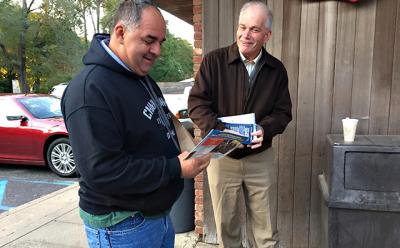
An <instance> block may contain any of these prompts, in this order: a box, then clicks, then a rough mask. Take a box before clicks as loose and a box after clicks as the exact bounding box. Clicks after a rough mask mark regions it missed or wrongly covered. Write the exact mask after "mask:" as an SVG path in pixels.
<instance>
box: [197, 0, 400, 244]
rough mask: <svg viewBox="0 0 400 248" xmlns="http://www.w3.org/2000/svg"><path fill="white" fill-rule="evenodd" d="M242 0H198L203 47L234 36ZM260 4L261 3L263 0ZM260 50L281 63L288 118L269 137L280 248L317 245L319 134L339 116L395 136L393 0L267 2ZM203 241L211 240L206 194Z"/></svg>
mask: <svg viewBox="0 0 400 248" xmlns="http://www.w3.org/2000/svg"><path fill="white" fill-rule="evenodd" d="M244 2H246V1H245V0H203V51H204V53H207V52H208V51H210V50H212V49H215V48H217V47H221V46H226V45H229V44H230V43H232V42H233V41H234V40H235V32H236V26H237V18H238V13H239V10H240V7H241V5H242V4H243V3H244ZM266 2H267V1H266ZM268 5H269V6H270V8H271V9H272V11H273V14H274V23H273V30H272V38H271V40H270V41H269V42H268V44H267V45H266V47H267V50H268V51H269V52H270V53H272V54H273V55H274V56H275V57H277V58H279V59H281V60H282V62H283V63H284V64H285V66H286V69H287V71H288V76H289V87H290V93H291V97H292V102H293V109H292V111H293V121H292V122H291V123H290V124H289V126H288V127H287V129H286V131H285V132H284V133H283V134H282V135H280V136H279V137H276V138H275V140H274V146H275V150H276V151H277V152H276V159H275V161H276V163H278V166H279V179H278V183H279V193H278V225H279V226H278V227H279V231H280V239H281V247H285V248H286V247H313V248H314V247H315V248H319V247H320V245H319V242H320V239H321V225H320V201H321V197H320V192H319V189H318V185H317V175H318V174H319V173H321V168H322V164H323V163H324V155H325V154H324V152H325V151H324V145H325V136H326V134H328V133H341V132H342V128H341V119H342V118H345V117H347V116H351V117H354V118H361V117H363V118H364V119H363V120H360V122H359V127H358V129H357V134H382V135H386V134H396V135H399V134H400V0H360V1H359V3H357V4H351V3H348V2H346V1H318V0H313V1H312V0H302V1H301V0H268ZM206 191H207V189H205V192H204V199H205V206H204V208H205V213H204V214H205V216H204V227H205V228H204V230H205V236H204V237H205V240H206V241H209V242H215V227H214V226H213V225H214V223H213V218H212V209H210V208H211V204H210V198H209V193H207V192H206Z"/></svg>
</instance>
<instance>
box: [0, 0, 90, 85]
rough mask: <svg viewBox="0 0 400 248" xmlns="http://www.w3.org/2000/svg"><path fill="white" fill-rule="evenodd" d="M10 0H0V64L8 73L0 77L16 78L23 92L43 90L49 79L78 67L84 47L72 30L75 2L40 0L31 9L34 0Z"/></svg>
mask: <svg viewBox="0 0 400 248" xmlns="http://www.w3.org/2000/svg"><path fill="white" fill-rule="evenodd" d="M13 2H14V1H10V0H3V1H0V49H1V51H2V53H0V68H2V75H4V74H7V75H8V76H2V78H7V79H8V80H11V79H15V78H16V79H18V80H19V83H20V86H21V90H22V92H24V93H26V92H29V91H31V90H32V89H33V90H34V91H36V92H37V91H40V90H41V91H46V90H47V88H48V87H50V86H51V85H47V84H48V82H49V81H50V82H51V81H52V80H56V81H55V82H54V83H60V82H62V81H65V80H67V79H70V78H71V77H72V75H73V74H74V73H76V72H77V70H78V69H79V68H80V67H81V62H80V58H81V56H82V54H83V51H84V50H85V48H84V46H83V44H82V42H81V40H80V39H79V37H78V36H77V35H76V34H75V32H74V31H73V30H74V28H75V27H76V25H77V22H76V19H77V18H76V16H77V12H76V8H75V5H74V4H75V3H74V2H71V1H69V0H43V1H42V4H41V5H40V6H39V7H38V8H37V9H34V8H33V7H32V6H34V5H33V4H34V2H35V1H34V0H31V1H30V2H29V3H28V2H27V1H26V0H23V1H22V6H19V5H18V4H15V3H13ZM1 55H2V56H1ZM42 82H46V83H45V85H44V86H45V87H44V88H42V87H41V83H42ZM54 83H53V84H54Z"/></svg>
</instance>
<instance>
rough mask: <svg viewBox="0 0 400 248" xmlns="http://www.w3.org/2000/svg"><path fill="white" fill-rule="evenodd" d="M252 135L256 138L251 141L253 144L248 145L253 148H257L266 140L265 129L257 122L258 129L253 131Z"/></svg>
mask: <svg viewBox="0 0 400 248" xmlns="http://www.w3.org/2000/svg"><path fill="white" fill-rule="evenodd" d="M251 135H252V136H254V138H253V140H252V141H251V144H250V145H247V147H250V148H251V149H256V148H259V147H261V145H262V142H263V140H264V129H263V128H262V127H261V126H260V125H258V124H257V131H255V132H252V133H251Z"/></svg>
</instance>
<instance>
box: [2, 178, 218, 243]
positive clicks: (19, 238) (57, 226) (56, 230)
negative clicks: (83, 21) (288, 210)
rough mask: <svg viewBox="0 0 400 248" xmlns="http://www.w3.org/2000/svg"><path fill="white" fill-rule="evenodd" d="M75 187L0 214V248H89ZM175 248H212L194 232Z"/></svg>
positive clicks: (180, 238)
mask: <svg viewBox="0 0 400 248" xmlns="http://www.w3.org/2000/svg"><path fill="white" fill-rule="evenodd" d="M78 189H79V185H78V184H77V183H75V184H73V185H71V186H68V187H65V188H62V189H60V190H58V191H55V192H53V193H50V194H48V195H45V196H43V197H41V198H38V199H36V200H33V201H31V202H28V203H26V204H24V205H21V206H19V207H16V208H14V209H11V210H9V211H7V212H4V213H1V214H0V247H7V248H27V247H29V248H58V247H61V248H64V247H65V248H67V247H71V248H80V247H88V246H87V244H86V238H85V233H84V227H83V223H82V221H81V219H80V217H79V213H78ZM175 247H176V248H192V247H196V248H211V247H213V248H215V247H217V246H215V245H210V244H206V243H203V242H200V241H199V238H198V236H197V235H196V234H195V233H194V231H191V232H187V233H181V234H176V235H175Z"/></svg>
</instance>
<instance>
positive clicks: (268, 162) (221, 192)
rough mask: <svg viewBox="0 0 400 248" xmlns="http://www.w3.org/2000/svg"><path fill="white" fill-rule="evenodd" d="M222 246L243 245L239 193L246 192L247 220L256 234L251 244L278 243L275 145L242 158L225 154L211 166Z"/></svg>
mask: <svg viewBox="0 0 400 248" xmlns="http://www.w3.org/2000/svg"><path fill="white" fill-rule="evenodd" d="M207 174H208V182H209V186H210V193H211V200H212V205H213V209H214V216H215V222H216V228H217V235H218V241H219V247H226V248H235V247H243V246H242V240H241V237H242V235H241V229H243V227H244V226H245V225H246V223H240V218H239V216H238V211H239V206H240V204H239V196H240V193H241V191H242V190H243V193H244V200H245V205H246V212H247V216H246V220H247V222H248V223H249V226H250V227H251V232H248V233H252V235H253V237H249V242H250V244H251V245H252V246H251V247H256V248H264V247H268V248H270V247H278V233H277V224H276V222H277V221H276V218H277V216H276V213H277V169H276V168H275V166H274V152H273V149H272V148H269V149H267V150H266V151H263V152H261V153H258V154H255V155H250V156H247V157H245V158H242V159H240V160H236V159H232V158H229V157H224V158H222V159H219V160H214V159H213V160H212V161H211V163H210V165H209V166H208V168H207Z"/></svg>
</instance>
